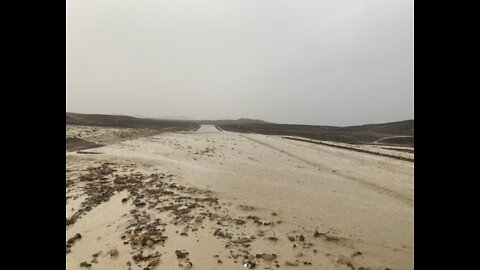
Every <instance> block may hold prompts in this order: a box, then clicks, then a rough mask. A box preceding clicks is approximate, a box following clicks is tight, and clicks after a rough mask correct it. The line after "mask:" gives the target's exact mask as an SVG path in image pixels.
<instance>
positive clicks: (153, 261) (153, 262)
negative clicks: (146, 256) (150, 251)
mask: <svg viewBox="0 0 480 270" xmlns="http://www.w3.org/2000/svg"><path fill="white" fill-rule="evenodd" d="M159 263H160V259H153V260H151V261H150V262H149V263H148V266H156V265H158V264H159Z"/></svg>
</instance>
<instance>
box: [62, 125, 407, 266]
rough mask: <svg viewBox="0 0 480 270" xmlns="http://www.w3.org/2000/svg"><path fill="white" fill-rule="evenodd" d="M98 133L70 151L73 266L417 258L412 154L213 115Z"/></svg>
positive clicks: (385, 262)
mask: <svg viewBox="0 0 480 270" xmlns="http://www.w3.org/2000/svg"><path fill="white" fill-rule="evenodd" d="M69 128H70V132H74V131H75V127H69ZM81 128H82V130H81V131H82V132H84V133H85V134H87V135H88V134H94V133H95V132H104V133H105V134H107V133H108V132H107V131H104V130H102V129H101V128H98V127H97V128H96V129H95V131H93V129H92V130H90V129H89V128H88V127H81ZM115 132H117V133H118V132H124V133H121V134H126V133H128V132H129V131H123V130H115ZM137 133H138V132H137ZM82 134H83V133H82ZM107 135H108V136H110V137H111V136H113V135H112V134H110V133H108V134H107ZM122 136H126V135H122ZM82 139H85V140H88V139H89V138H88V137H82ZM97 139H98V138H97ZM100 139H101V138H100ZM100 139H98V140H97V141H98V142H101V143H105V144H107V145H106V146H102V147H97V148H94V150H92V151H94V153H90V152H88V151H87V150H86V151H85V152H83V153H79V152H77V151H72V152H68V153H67V175H66V181H67V184H66V186H67V189H66V195H67V200H66V219H67V227H66V241H67V253H66V256H67V269H70V270H73V269H106V270H108V269H250V268H252V269H253V268H255V269H290V268H294V269H345V270H347V269H372V270H373V269H375V270H377V269H382V270H384V269H387V268H389V269H395V270H396V269H413V180H412V179H413V162H408V161H403V160H397V159H392V158H388V157H383V156H378V155H370V154H367V153H361V152H356V151H349V150H346V149H339V148H335V147H329V146H326V145H320V144H310V143H307V142H301V141H294V140H287V139H283V138H282V137H281V136H266V135H259V134H240V133H233V132H226V131H219V130H218V129H217V128H216V127H215V126H213V125H203V126H201V127H200V129H198V130H197V131H188V132H187V131H185V132H164V133H161V134H157V135H152V136H145V135H143V136H141V137H139V138H133V139H123V140H118V141H116V140H109V141H107V140H104V141H101V140H100ZM97 141H95V142H97ZM392 152H395V151H392ZM396 152H399V151H396ZM399 153H400V154H402V153H401V152H399Z"/></svg>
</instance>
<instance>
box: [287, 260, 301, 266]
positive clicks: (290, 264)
mask: <svg viewBox="0 0 480 270" xmlns="http://www.w3.org/2000/svg"><path fill="white" fill-rule="evenodd" d="M285 265H287V266H298V263H297V262H291V261H286V262H285Z"/></svg>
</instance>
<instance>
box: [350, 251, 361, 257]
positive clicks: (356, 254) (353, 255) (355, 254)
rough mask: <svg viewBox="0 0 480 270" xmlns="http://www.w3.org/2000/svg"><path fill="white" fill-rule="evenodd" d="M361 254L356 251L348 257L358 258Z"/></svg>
mask: <svg viewBox="0 0 480 270" xmlns="http://www.w3.org/2000/svg"><path fill="white" fill-rule="evenodd" d="M362 254H363V253H362V252H360V251H357V252H355V253H353V254H352V255H351V256H350V257H355V256H360V255H362Z"/></svg>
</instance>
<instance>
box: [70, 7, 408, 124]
mask: <svg viewBox="0 0 480 270" xmlns="http://www.w3.org/2000/svg"><path fill="white" fill-rule="evenodd" d="M67 111H69V112H79V113H105V114H126V115H136V116H144V117H158V118H171V117H185V118H190V119H224V118H233V119H236V118H240V117H243V118H256V119H263V120H267V121H272V122H277V123H299V124H319V125H354V124H365V123H379V122H389V121H397V120H405V119H412V118H413V2H412V1H411V0H315V1H314V0H301V1H298V0H68V2H67Z"/></svg>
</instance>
